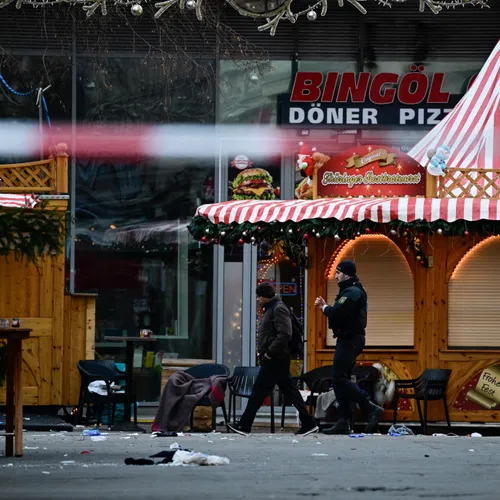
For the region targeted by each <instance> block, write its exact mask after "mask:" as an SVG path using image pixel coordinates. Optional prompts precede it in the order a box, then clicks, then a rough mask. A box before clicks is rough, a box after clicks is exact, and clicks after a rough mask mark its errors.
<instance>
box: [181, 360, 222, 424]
mask: <svg viewBox="0 0 500 500" xmlns="http://www.w3.org/2000/svg"><path fill="white" fill-rule="evenodd" d="M184 372H185V373H188V374H189V375H191V376H192V377H194V378H196V379H200V378H209V377H212V376H213V375H225V376H226V377H229V373H230V372H229V368H228V367H227V366H224V365H220V364H217V363H205V364H202V365H196V366H193V367H191V368H188V369H187V370H184ZM196 406H210V407H211V408H212V430H213V431H215V430H216V428H217V421H216V420H217V408H218V407H216V406H212V403H211V401H210V399H209V398H208V396H203V397H202V398H201V399H200V401H198V404H197V405H196ZM220 407H221V408H222V414H223V415H224V423H225V424H226V425H227V422H228V418H227V412H226V403H225V402H224V399H222V403H221V405H220ZM193 419H194V411H193V413H191V420H190V426H191V430H192V429H193Z"/></svg>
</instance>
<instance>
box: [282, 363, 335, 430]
mask: <svg viewBox="0 0 500 500" xmlns="http://www.w3.org/2000/svg"><path fill="white" fill-rule="evenodd" d="M332 374H333V365H326V366H320V367H319V368H315V369H314V370H310V371H308V372H306V373H303V374H302V375H300V376H299V377H293V379H294V380H296V381H297V386H298V387H299V388H301V387H304V384H305V385H306V387H307V388H308V389H309V390H310V391H311V394H310V396H308V398H307V399H306V406H309V413H310V414H311V415H314V413H313V408H314V407H315V406H316V401H317V399H318V396H319V395H320V394H321V393H322V392H327V391H328V389H330V387H331V385H332V382H333V379H332ZM281 397H282V406H281V428H283V427H284V426H285V409H286V407H287V406H289V405H290V403H289V401H287V400H286V398H284V397H283V395H281Z"/></svg>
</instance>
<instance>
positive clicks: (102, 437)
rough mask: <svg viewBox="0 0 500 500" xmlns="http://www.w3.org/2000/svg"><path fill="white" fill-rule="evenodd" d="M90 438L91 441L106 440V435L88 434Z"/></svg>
mask: <svg viewBox="0 0 500 500" xmlns="http://www.w3.org/2000/svg"><path fill="white" fill-rule="evenodd" d="M90 439H92V441H106V439H107V438H106V436H90Z"/></svg>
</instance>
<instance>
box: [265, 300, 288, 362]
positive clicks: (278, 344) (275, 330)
mask: <svg viewBox="0 0 500 500" xmlns="http://www.w3.org/2000/svg"><path fill="white" fill-rule="evenodd" d="M262 308H263V309H264V314H263V315H262V318H261V320H260V325H259V334H258V340H257V343H258V346H259V347H258V351H259V357H260V359H263V357H264V355H265V354H267V355H268V356H269V357H270V358H275V359H288V358H289V357H290V350H289V344H290V340H291V338H292V319H291V317H290V311H289V310H288V307H287V306H286V305H285V304H283V302H281V300H280V299H279V297H277V296H276V297H273V298H272V299H271V300H270V301H269V302H266V303H265V304H263V305H262Z"/></svg>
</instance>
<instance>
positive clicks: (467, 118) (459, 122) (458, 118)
mask: <svg viewBox="0 0 500 500" xmlns="http://www.w3.org/2000/svg"><path fill="white" fill-rule="evenodd" d="M443 145H445V146H448V147H449V148H450V150H451V151H450V156H449V158H448V160H447V162H446V165H447V168H449V169H450V168H468V169H473V168H479V169H499V168H500V41H499V42H498V43H497V45H496V47H495V48H494V50H493V52H492V53H491V55H490V57H489V58H488V60H487V61H486V63H485V65H484V66H483V68H482V70H481V72H480V73H479V74H478V76H477V78H476V79H475V80H474V83H473V84H472V86H471V88H470V89H469V90H468V91H467V93H466V94H465V95H464V96H463V97H462V99H461V100H460V102H459V103H458V104H457V105H456V106H455V107H454V108H453V110H452V111H451V112H450V113H449V114H448V115H447V116H446V118H444V119H443V120H441V121H440V122H439V124H438V125H436V126H435V127H434V128H433V129H432V130H431V131H430V132H429V133H428V134H427V135H426V136H425V137H424V138H423V139H422V140H421V141H420V142H419V143H418V144H416V145H415V146H414V147H413V148H412V149H411V150H410V151H409V153H408V155H409V156H411V157H412V158H413V159H415V160H416V161H418V162H419V163H420V164H421V165H426V164H427V163H428V161H429V159H428V157H427V152H428V151H429V150H430V149H437V148H438V147H439V146H443ZM445 182H446V180H445ZM448 183H449V181H448Z"/></svg>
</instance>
